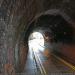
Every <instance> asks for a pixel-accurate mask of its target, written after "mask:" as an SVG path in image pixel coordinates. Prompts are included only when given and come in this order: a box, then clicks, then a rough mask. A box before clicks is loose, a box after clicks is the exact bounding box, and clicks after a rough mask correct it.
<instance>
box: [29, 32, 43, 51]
mask: <svg viewBox="0 0 75 75" xmlns="http://www.w3.org/2000/svg"><path fill="white" fill-rule="evenodd" d="M28 45H29V50H34V51H35V52H38V50H41V51H43V50H44V37H43V35H42V33H40V32H33V33H31V35H30V37H29V41H28Z"/></svg>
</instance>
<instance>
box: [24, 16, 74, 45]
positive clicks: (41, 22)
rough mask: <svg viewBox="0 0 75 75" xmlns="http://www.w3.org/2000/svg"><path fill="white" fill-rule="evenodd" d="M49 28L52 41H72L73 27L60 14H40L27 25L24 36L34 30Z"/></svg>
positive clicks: (27, 35)
mask: <svg viewBox="0 0 75 75" xmlns="http://www.w3.org/2000/svg"><path fill="white" fill-rule="evenodd" d="M35 29H36V30H40V29H41V30H43V31H44V30H47V29H48V30H49V32H50V35H52V37H53V40H54V42H62V43H68V44H69V43H73V42H74V40H73V35H74V34H73V27H72V26H71V25H70V24H69V23H68V22H67V21H66V20H65V19H64V18H63V17H62V16H61V15H42V16H40V17H39V18H37V19H35V21H33V22H32V23H31V25H30V26H29V28H28V30H27V33H26V36H25V38H26V39H27V38H28V37H29V35H30V34H31V33H32V32H33V31H34V30H35Z"/></svg>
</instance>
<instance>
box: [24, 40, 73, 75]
mask: <svg viewBox="0 0 75 75" xmlns="http://www.w3.org/2000/svg"><path fill="white" fill-rule="evenodd" d="M29 43H30V44H29V47H30V48H29V52H28V57H27V61H26V65H25V69H24V74H26V75H50V74H51V73H53V74H54V75H60V74H61V73H62V74H63V75H64V74H67V75H69V74H70V75H73V72H74V71H73V69H71V68H70V67H68V66H67V65H65V64H64V63H63V62H61V61H60V60H58V59H57V58H56V57H55V56H54V55H53V53H52V50H51V48H50V47H49V46H50V44H48V43H47V47H46V46H45V45H44V47H42V46H41V45H39V44H38V43H37V44H38V46H39V47H38V48H36V49H37V50H35V48H33V47H37V46H36V42H35V39H33V40H30V41H29ZM32 43H34V44H32ZM30 45H31V46H30ZM32 45H33V46H32ZM55 73H56V74H55ZM71 73H72V74H71Z"/></svg>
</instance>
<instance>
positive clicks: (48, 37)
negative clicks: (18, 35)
mask: <svg viewBox="0 0 75 75" xmlns="http://www.w3.org/2000/svg"><path fill="white" fill-rule="evenodd" d="M73 30H74V28H73V26H72V25H71V24H70V23H68V22H67V21H66V20H65V19H64V18H63V17H62V16H61V15H41V16H40V17H38V18H36V19H35V20H33V21H32V23H31V24H30V25H29V27H28V29H27V31H26V33H25V35H26V36H25V37H24V40H27V43H28V41H29V37H30V36H31V35H32V34H34V33H36V32H37V33H41V34H42V36H43V39H44V46H43V47H42V49H41V46H40V47H39V48H38V47H37V45H36V43H37V42H38V41H37V42H36V41H34V44H33V43H32V44H31V45H33V47H34V48H35V49H36V50H34V52H38V51H37V48H38V49H40V50H39V51H40V52H42V53H43V55H44V56H45V58H49V57H50V55H51V53H52V54H53V55H56V56H57V57H60V58H61V59H63V60H66V61H67V62H69V63H71V64H73V65H75V63H74V62H75V61H74V57H75V55H74V53H73V52H74V49H75V47H74V45H75V41H74V38H73V37H74V31H73ZM36 36H37V38H38V37H39V36H38V34H36ZM33 39H34V40H35V38H33V37H32V38H31V39H30V40H33ZM50 46H51V47H50ZM28 48H29V45H28ZM43 49H44V50H43ZM28 50H29V49H28ZM71 51H73V52H71ZM70 56H71V57H70ZM35 57H36V54H35ZM72 60H73V61H72ZM64 72H65V71H64Z"/></svg>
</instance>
